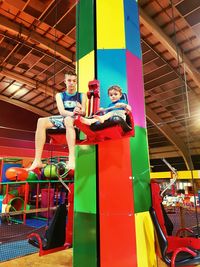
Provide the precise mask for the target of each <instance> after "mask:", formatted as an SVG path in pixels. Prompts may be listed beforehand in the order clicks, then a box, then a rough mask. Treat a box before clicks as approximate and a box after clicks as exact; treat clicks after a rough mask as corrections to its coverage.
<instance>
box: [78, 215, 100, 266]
mask: <svg viewBox="0 0 200 267" xmlns="http://www.w3.org/2000/svg"><path fill="white" fill-rule="evenodd" d="M96 227H97V226H96V215H95V214H91V213H80V212H75V214H74V237H73V255H74V256H73V267H96V266H97V238H96V237H97V233H96Z"/></svg>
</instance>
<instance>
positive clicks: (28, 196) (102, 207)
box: [0, 0, 200, 267]
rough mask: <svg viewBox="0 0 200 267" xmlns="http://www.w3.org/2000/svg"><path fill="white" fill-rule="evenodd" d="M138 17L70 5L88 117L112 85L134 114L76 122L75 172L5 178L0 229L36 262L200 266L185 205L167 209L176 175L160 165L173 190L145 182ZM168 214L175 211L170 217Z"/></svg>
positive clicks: (113, 4) (52, 165) (93, 5)
mask: <svg viewBox="0 0 200 267" xmlns="http://www.w3.org/2000/svg"><path fill="white" fill-rule="evenodd" d="M138 13H139V11H138V1H137V0H124V1H116V0H109V1H104V0H94V1H90V0H85V1H84V0H79V1H77V6H76V71H77V76H78V91H79V92H83V93H85V94H86V95H87V100H88V101H87V102H88V104H87V117H88V118H91V117H92V116H93V115H96V114H100V115H101V114H104V113H103V112H106V111H108V110H107V109H106V107H107V106H108V104H109V102H108V101H109V98H108V95H107V90H108V88H109V87H110V86H111V85H115V84H117V85H119V86H120V87H121V88H123V94H122V96H121V99H122V100H125V101H127V103H128V104H129V105H130V106H131V107H132V110H131V112H128V113H127V114H126V118H125V119H123V118H121V117H120V116H118V115H114V116H113V117H111V118H109V119H108V120H106V121H105V122H103V123H100V122H95V123H94V124H92V125H85V124H84V123H83V122H82V121H81V117H80V116H76V117H75V119H74V126H75V128H76V151H75V152H76V153H75V154H76V162H75V166H76V167H75V170H68V169H67V164H66V162H67V159H66V158H62V159H57V160H56V161H55V162H54V161H52V159H48V160H47V164H46V166H45V167H44V168H43V169H41V170H37V169H36V170H34V171H27V170H26V169H24V168H23V166H22V165H19V166H18V165H17V166H16V165H13V166H10V167H9V168H7V169H6V170H5V171H4V173H5V179H6V180H2V181H1V184H0V186H1V187H0V190H1V191H0V194H1V196H2V198H1V199H2V208H1V226H0V227H2V229H8V227H9V226H10V225H11V226H12V225H13V224H17V225H21V227H24V229H25V230H26V231H25V236H23V237H22V239H23V240H24V239H26V245H27V246H29V245H30V247H34V248H37V251H38V252H39V256H43V255H47V254H50V253H54V252H58V251H61V250H64V249H68V248H71V247H73V267H164V266H170V267H175V266H188V267H190V266H195V265H196V266H197V265H200V239H199V236H200V232H199V228H198V220H197V222H195V225H194V227H187V226H186V225H184V224H185V222H184V218H183V213H182V211H183V206H184V205H185V202H184V198H183V196H182V198H181V197H179V198H178V196H177V195H176V197H177V198H176V199H178V200H177V203H175V205H167V202H166V201H167V197H166V192H167V190H168V189H170V190H171V191H170V190H168V191H170V194H171V195H172V196H173V197H174V195H175V191H174V192H173V193H172V191H173V190H172V188H175V184H176V182H177V179H178V178H179V177H178V174H177V171H176V169H174V168H173V167H171V165H170V164H169V163H168V162H167V161H166V160H164V161H165V163H166V165H167V166H168V167H169V169H170V173H171V174H170V175H171V177H170V178H171V181H170V182H167V185H166V186H165V187H164V188H162V187H161V186H160V184H159V182H158V179H156V177H154V178H155V179H151V180H150V166H149V151H148V141H147V125H146V117H145V94H144V84H143V72H142V53H141V41H140V28H139V27H140V23H139V14H138ZM100 107H105V108H103V109H102V110H100V112H101V113H100V112H99V109H100ZM46 133H47V135H48V137H49V139H50V144H52V145H55V144H61V145H65V146H66V132H65V129H54V128H52V129H48V130H47V131H46ZM192 196H193V203H194V204H193V208H194V209H195V212H196V213H195V215H197V216H196V217H198V214H197V213H198V209H197V205H199V202H197V199H196V198H195V197H197V195H196V194H195V192H193V195H192ZM191 202H192V200H191ZM167 206H175V207H176V208H177V209H175V210H173V212H171V213H170V212H167V208H168V207H167ZM178 209H179V211H180V216H179V215H178V216H179V217H180V218H178V219H180V224H181V225H182V226H183V227H180V228H179V227H177V225H178V223H177V224H176V230H177V231H176V233H175V230H174V227H175V225H174V224H173V220H172V219H174V218H175V216H174V214H175V215H177V213H176V211H177V210H178ZM171 211H172V210H171ZM199 212H200V210H199ZM193 214H194V212H193ZM178 216H177V217H178ZM191 217H192V216H191ZM197 219H198V218H197ZM189 220H191V221H192V218H190V219H189ZM36 221H37V223H38V221H40V225H39V226H37V227H33V225H34V224H36ZM174 221H175V220H174ZM192 222H193V221H192ZM12 235H13V237H14V238H17V237H15V234H12ZM6 241H8V240H6ZM0 242H5V238H3V237H2V240H1V237H0Z"/></svg>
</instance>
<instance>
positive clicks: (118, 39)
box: [96, 0, 125, 49]
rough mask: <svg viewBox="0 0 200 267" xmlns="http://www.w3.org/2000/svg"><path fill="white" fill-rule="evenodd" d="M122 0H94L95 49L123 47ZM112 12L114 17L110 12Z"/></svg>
mask: <svg viewBox="0 0 200 267" xmlns="http://www.w3.org/2000/svg"><path fill="white" fill-rule="evenodd" d="M123 4H124V3H123V0H118V1H116V0H109V1H105V0H96V6H97V15H96V17H97V22H96V24H97V49H117V48H118V49H123V48H125V32H124V7H123ZM113 12H114V14H115V19H111V16H110V14H112V13H113Z"/></svg>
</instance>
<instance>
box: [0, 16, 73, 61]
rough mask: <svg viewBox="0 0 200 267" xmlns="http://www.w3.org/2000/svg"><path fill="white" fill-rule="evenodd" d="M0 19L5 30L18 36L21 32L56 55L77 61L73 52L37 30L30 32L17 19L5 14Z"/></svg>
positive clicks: (0, 26) (24, 36)
mask: <svg viewBox="0 0 200 267" xmlns="http://www.w3.org/2000/svg"><path fill="white" fill-rule="evenodd" d="M0 21H1V24H0V28H1V29H3V30H4V31H5V30H8V31H9V32H12V33H14V34H15V35H17V36H18V35H19V33H20V35H21V36H22V37H23V38H26V39H29V38H31V39H33V40H34V41H35V42H36V43H37V44H38V43H39V44H38V45H37V46H39V47H41V48H43V49H46V50H49V51H50V52H51V53H52V54H54V55H55V56H59V57H61V58H62V59H64V60H65V61H67V62H71V63H73V62H74V61H75V58H74V53H73V52H71V51H69V50H68V49H66V48H64V47H63V46H61V45H59V44H57V43H55V42H53V41H52V40H50V39H48V38H47V37H44V36H42V35H40V34H39V33H37V32H35V31H31V32H30V30H28V29H26V28H25V27H23V26H22V25H21V24H18V23H16V21H11V20H9V19H8V18H6V17H4V16H3V15H0Z"/></svg>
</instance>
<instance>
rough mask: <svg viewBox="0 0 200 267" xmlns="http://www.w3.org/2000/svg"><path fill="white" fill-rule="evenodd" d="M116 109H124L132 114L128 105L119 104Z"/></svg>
mask: <svg viewBox="0 0 200 267" xmlns="http://www.w3.org/2000/svg"><path fill="white" fill-rule="evenodd" d="M115 107H116V108H124V109H125V110H126V112H127V113H128V112H130V111H131V106H130V105H128V104H126V103H117V104H116V105H115Z"/></svg>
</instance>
